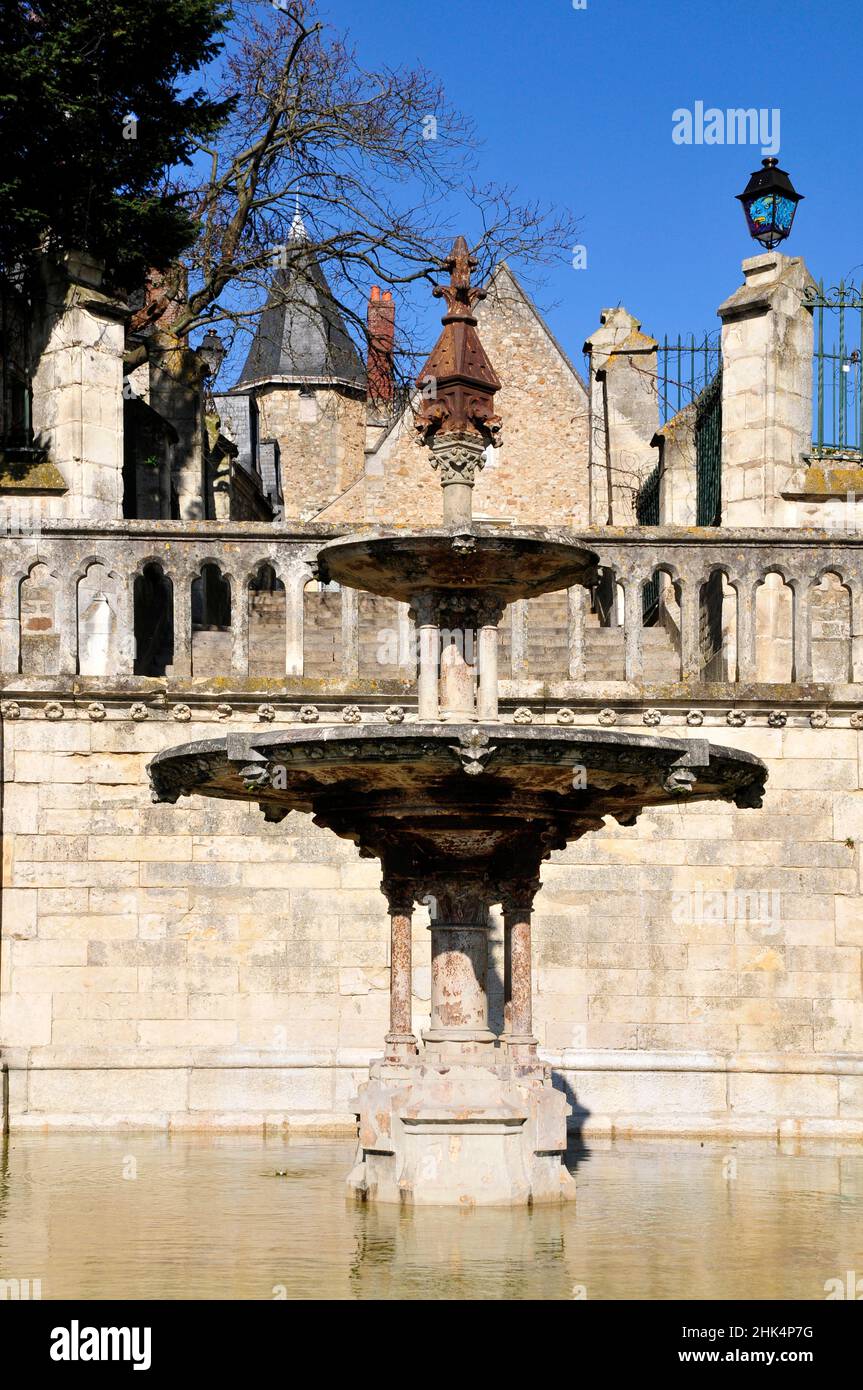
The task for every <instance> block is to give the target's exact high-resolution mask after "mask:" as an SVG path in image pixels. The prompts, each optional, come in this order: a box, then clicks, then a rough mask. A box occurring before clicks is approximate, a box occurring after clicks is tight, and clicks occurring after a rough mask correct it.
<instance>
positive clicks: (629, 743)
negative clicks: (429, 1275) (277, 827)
mask: <svg viewBox="0 0 863 1390" xmlns="http://www.w3.org/2000/svg"><path fill="white" fill-rule="evenodd" d="M447 268H448V269H449V271H450V276H451V281H450V284H449V285H445V286H440V287H438V288H437V289H436V290H435V293H436V294H438V295H441V296H443V298H444V299H445V300H446V308H447V312H446V314H445V315H444V317H443V333H442V334H441V337H440V339H439V341H438V343H437V345H436V347H435V349H434V351H433V352H432V354H431V357H430V358H429V360H428V362H427V364H426V366H425V368H424V370H423V372H422V374H421V376H420V379H419V384H420V386H421V388H422V390H423V400H422V406H421V409H420V411H419V415H418V421H417V428H418V430H419V434H420V440H421V443H422V444H423V445H425V446H426V447H428V448H429V449H430V451H431V462H432V465H433V467H434V468H435V469H437V470H439V474H440V481H441V485H442V488H443V524H442V525H441V526H437V527H425V528H421V529H418V530H415V531H405V530H392V531H377V532H374V533H371V534H369V533H364V534H362V535H359V536H355V537H348V538H345V539H339V540H337V541H333V542H330V543H329V544H326V545H324V546H323V547H322V549H321V551H320V553H319V557H318V563H319V570H320V575H321V577H322V578H323V579H327V580H335V581H337V582H338V583H339V584H342V585H347V586H349V587H353V588H357V589H365V590H368V591H371V592H372V593H375V594H380V595H384V596H386V597H390V598H395V599H399V600H402V601H407V602H408V603H409V604H410V606H411V612H412V616H413V619H414V622H415V625H416V630H417V634H418V639H419V680H418V708H417V716H416V721H415V722H405V723H402V724H398V725H392V726H391V725H388V724H385V723H384V724H366V725H362V726H353V727H351V728H344V727H335V726H333V727H331V728H310V727H303V728H297V727H293V726H292V727H289V728H284V729H271V730H268V731H267V732H265V733H259V734H252V735H234V736H231V735H229V736H228V737H226V738H217V739H208V740H205V741H203V742H198V743H192V744H186V745H184V746H181V747H178V748H172V749H168V750H166V751H165V752H163V753H160V754H158V755H157V757H156V758H155V759H154V760H153V762H152V763H151V765H150V769H149V771H150V777H151V781H152V785H153V795H154V798H155V799H156V800H160V801H171V802H174V801H176V800H177V799H178V797H179V796H181V795H189V794H192V793H195V794H200V795H203V796H213V797H220V798H228V799H244V800H253V801H256V802H257V803H258V805H259V806H260V808H261V810H262V812H263V814H264V816H265V818H266V819H267V820H269V821H280V820H282V819H283V818H284V817H285V816H287V815H288V813H289V812H291V811H305V812H308V813H311V814H312V815H313V817H314V820H315V823H316V824H317V825H320V826H324V827H326V828H327V829H329V830H332V831H333V832H334V833H335V834H337V835H339V836H341V837H343V838H345V839H349V840H352V841H353V842H354V843H355V844H356V845H357V846H358V848H359V852H360V854H361V855H363V856H365V857H376V858H378V859H379V860H380V862H381V865H382V868H383V879H382V884H381V887H382V890H383V893H384V895H385V897H386V899H387V902H388V904H389V912H390V930H391V976H390V1027H389V1031H388V1033H387V1034H386V1038H385V1048H384V1054H383V1056H382V1057H381V1058H380V1059H379V1060H377V1061H374V1062H373V1063H372V1064H371V1067H370V1075H369V1080H368V1081H367V1082H366V1083H365V1084H364V1085H363V1086H361V1087H360V1091H359V1096H358V1098H357V1113H358V1116H359V1135H358V1138H359V1145H358V1151H357V1157H356V1163H355V1166H354V1168H353V1170H352V1172H351V1173H350V1175H349V1177H348V1187H349V1190H350V1191H351V1192H353V1193H355V1194H356V1195H357V1196H358V1197H361V1198H364V1199H367V1200H375V1201H381V1202H401V1203H406V1204H410V1203H414V1204H423V1205H464V1206H470V1205H474V1204H488V1205H520V1204H529V1203H539V1202H545V1203H547V1202H559V1201H560V1200H561V1199H565V1198H568V1197H571V1196H573V1195H574V1191H575V1183H574V1181H573V1179H572V1177H571V1176H570V1174H569V1172H568V1170H567V1169H566V1167H565V1166H564V1164H563V1162H562V1155H563V1152H564V1150H565V1148H566V1117H567V1115H568V1114H569V1113H570V1110H569V1106H568V1104H567V1101H566V1097H565V1095H564V1094H563V1093H562V1092H561V1091H559V1090H557V1089H555V1087H554V1086H553V1084H552V1078H551V1072H550V1068H549V1066H548V1065H547V1064H546V1063H544V1062H543V1061H542V1060H541V1059H540V1058H539V1056H538V1054H537V1041H536V1039H535V1038H534V1036H533V1031H532V1020H531V914H532V911H533V905H534V899H535V896H536V893H537V891H538V890H539V888H540V877H539V874H540V866H541V864H542V861H543V860H544V859H546V858H547V857H548V856H549V855H550V854H551V853H552V852H553V851H554V850H558V849H562V848H563V847H564V846H565V845H566V844H567V843H568V842H569V841H571V840H575V839H577V838H578V837H579V836H581V835H583V834H585V833H586V832H587V831H589V830H595V829H598V828H599V827H600V826H601V825H602V823H603V818H604V817H606V816H612V817H614V818H615V819H616V820H617V821H618V822H619V823H621V824H625V825H629V824H632V823H633V821H634V820H635V818H636V816H637V815H638V813H639V812H640V811H641V809H642V808H644V807H646V806H656V805H660V804H663V803H667V802H669V801H673V800H675V799H678V798H681V797H687V798H690V799H693V798H694V799H703V798H721V799H724V800H731V801H733V802H734V803H735V804H736V805H738V806H757V805H759V804H760V799H761V794H762V792H763V787H764V781H765V776H766V774H765V769H764V764H763V763H762V762H761V761H760V760H759V759H758V758H755V757H753V756H752V755H751V754H748V753H745V752H738V751H735V750H732V749H727V748H717V747H716V746H714V745H712V744H710V743H708V742H707V741H706V740H702V739H694V740H693V739H685V740H684V739H680V740H678V739H668V738H653V737H649V736H646V735H644V736H643V735H638V734H631V733H626V732H617V731H614V730H606V729H597V728H593V727H591V728H579V727H576V726H574V725H571V726H568V727H566V726H564V727H560V726H555V727H550V726H544V725H541V726H537V725H520V724H516V723H513V724H503V723H501V722H500V720H499V714H498V679H497V641H498V624H499V622H500V619H501V616H502V613H503V610H504V608H505V606H506V605H507V604H510V603H513V602H515V601H516V600H518V599H528V598H532V597H534V596H536V595H538V594H542V593H546V592H549V591H552V590H557V589H561V588H568V587H570V586H572V585H575V584H582V585H589V584H591V583H593V582H595V580H596V578H597V570H596V557H595V556H594V555H593V554H592V553H591V552H590V551H589V550H586V549H585V548H584V547H582V546H580V545H578V544H576V543H573V541H572V539H571V538H570V537H569V536H568V535H567V533H566V532H565V531H564V530H562V529H560V530H555V529H553V528H546V527H530V528H517V529H516V528H505V529H504V528H501V527H497V526H492V525H488V524H480V523H477V522H474V521H473V520H472V515H471V497H472V489H473V485H474V480H475V476H476V473H477V471H478V470H479V469H481V468H482V466H483V460H484V453H485V450H486V448H487V447H488V446H489V445H490V444H494V443H495V442H497V441H498V440H499V438H500V420H499V417H498V416H497V415H496V414H495V413H494V404H493V400H494V395H495V393H496V391H497V390H498V389H499V386H500V383H499V382H498V379H497V377H496V376H495V374H494V371H493V369H492V367H491V364H490V363H489V361H488V358H487V357H486V355H485V352H484V350H483V347H482V344H481V342H480V340H479V336H478V334H477V331H476V318H475V316H474V312H473V311H474V306H475V304H476V301H477V300H478V299H479V298H480V297H481V296H482V294H483V291H482V290H481V289H479V288H478V287H476V286H473V285H472V284H471V272H472V270H473V269H474V268H475V262H474V261H473V260H472V258H471V256H470V254H469V251H468V248H467V245H466V243H465V241H464V239H463V238H459V239H458V240H457V241H456V243H455V245H454V247H453V250H452V253H451V255H450V258H449V261H448V263H447ZM474 644H475V646H476V652H477V658H478V659H477V660H476V661H475V660H474V659H473V646H474ZM417 902H422V903H425V904H427V905H428V906H429V910H430V918H431V922H430V925H431V938H432V940H431V949H432V991H431V1020H430V1027H429V1028H428V1030H427V1031H426V1032H425V1033H424V1034H423V1036H422V1040H421V1043H420V1041H419V1040H418V1039H417V1038H416V1036H415V1035H414V1032H413V1027H412V1017H411V996H412V990H411V917H412V913H413V908H414V904H415V903H417ZM494 904H500V906H501V908H502V911H503V925H504V1028H503V1032H502V1034H501V1035H500V1036H496V1035H495V1034H494V1033H493V1032H492V1031H491V1029H490V1028H489V1021H488V1007H487V996H486V975H487V968H488V964H487V962H488V935H489V909H490V908H491V907H492V906H493V905H494Z"/></svg>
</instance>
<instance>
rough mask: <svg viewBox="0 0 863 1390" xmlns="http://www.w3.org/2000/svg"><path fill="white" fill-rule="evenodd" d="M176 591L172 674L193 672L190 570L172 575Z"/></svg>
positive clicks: (180, 674) (185, 674)
mask: <svg viewBox="0 0 863 1390" xmlns="http://www.w3.org/2000/svg"><path fill="white" fill-rule="evenodd" d="M171 580H172V583H173V592H174V660H173V664H172V666H171V674H172V675H174V676H190V675H191V674H192V576H191V574H190V573H189V571H188V570H180V571H179V572H178V573H176V574H172V575H171Z"/></svg>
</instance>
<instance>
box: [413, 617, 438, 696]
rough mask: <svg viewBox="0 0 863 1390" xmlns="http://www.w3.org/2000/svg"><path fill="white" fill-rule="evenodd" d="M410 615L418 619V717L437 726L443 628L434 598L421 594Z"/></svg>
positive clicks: (416, 626)
mask: <svg viewBox="0 0 863 1390" xmlns="http://www.w3.org/2000/svg"><path fill="white" fill-rule="evenodd" d="M410 612H411V616H412V617H413V620H414V626H415V628H416V634H417V643H418V646H419V675H418V677H417V717H418V718H419V719H420V720H429V721H430V722H432V723H434V722H436V720H437V719H438V718H439V715H440V702H439V695H438V663H439V660H440V625H439V619H438V615H437V612H436V608H435V603H434V600H433V598H432V595H431V594H417V595H416V596H415V598H414V600H413V603H412V605H411V610H410Z"/></svg>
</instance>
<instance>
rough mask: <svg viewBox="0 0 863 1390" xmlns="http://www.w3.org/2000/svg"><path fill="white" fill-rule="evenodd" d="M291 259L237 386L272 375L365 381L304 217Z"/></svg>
mask: <svg viewBox="0 0 863 1390" xmlns="http://www.w3.org/2000/svg"><path fill="white" fill-rule="evenodd" d="M297 224H298V225H297ZM286 261H287V266H286V267H285V268H284V269H280V270H278V271H277V272H276V275H275V277H274V279H273V287H272V289H271V291H270V294H269V297H268V299H267V303H266V306H265V308H264V311H263V313H262V314H261V317H260V319H259V320H258V327H257V329H256V331H255V336H254V338H253V340H252V346H251V348H250V349H249V355H248V357H247V358H246V363H245V366H244V367H243V370H242V372H241V373H240V378H239V381H238V382H237V385H238V386H248V385H250V384H251V383H252V382H255V381H262V380H265V379H266V378H268V377H340V378H341V379H342V380H346V381H355V382H356V383H357V384H358V385H363V384H364V383H365V368H364V366H363V362H362V359H361V357H360V355H359V353H358V352H357V349H356V347H355V346H354V344H353V342H352V340H351V338H350V335H349V334H348V331H347V329H346V328H345V324H344V320H343V319H342V316H341V314H340V313H339V310H338V308H337V306H336V303H335V300H334V299H333V295H332V291H331V290H330V287H329V285H328V284H327V279H326V276H325V275H324V272H323V270H322V269H321V267H320V265H319V263H318V260H317V257H316V256H315V254H314V251H313V250H312V249H311V247H310V246H309V245H308V241H307V237H306V234H305V228H304V227H303V226H302V222H301V221H299V219H295V228H293V229H292V235H291V242H290V245H289V246H288V247H287V248H286Z"/></svg>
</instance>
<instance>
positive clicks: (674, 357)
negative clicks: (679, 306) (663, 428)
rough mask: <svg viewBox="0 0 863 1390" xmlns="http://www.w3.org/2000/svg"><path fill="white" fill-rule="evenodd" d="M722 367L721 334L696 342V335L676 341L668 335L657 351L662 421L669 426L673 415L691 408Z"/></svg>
mask: <svg viewBox="0 0 863 1390" xmlns="http://www.w3.org/2000/svg"><path fill="white" fill-rule="evenodd" d="M721 364H722V349H721V345H720V339H719V330H716V332H714V333H705V334H704V335H703V336H702V337H701V338H696V336H695V334H694V333H690V334H689V335H688V336H686V337H684V336H683V335H682V334H678V335H677V338H676V340H675V339H673V338H669V337H668V336H667V335H666V336H665V337H664V338H663V339H662V341H661V343H658V345H657V349H656V389H657V396H658V403H659V419H660V423H661V424H663V425H664V424H666V423H667V421H668V420H670V419H671V417H672V415H676V414H677V413H678V411H680V410H683V408H684V406H687V405H691V404H692V402H693V401H694V400H695V399H696V398H697V397H698V396H699V395H700V394H701V392H702V391H703V390H704V389H705V387H707V386H709V385H710V383H711V381H713V379H714V377H715V376H716V373H717V372H718V371H719V368H720V366H721Z"/></svg>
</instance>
